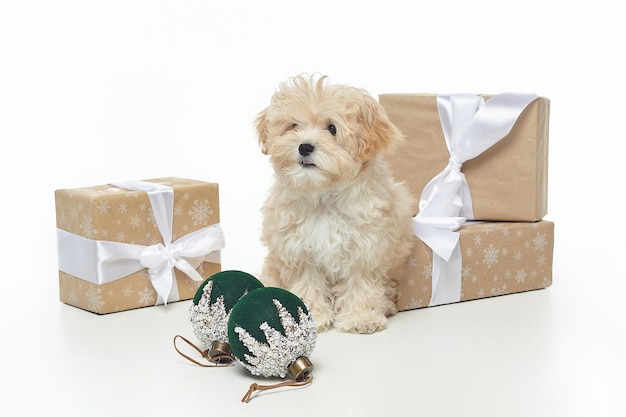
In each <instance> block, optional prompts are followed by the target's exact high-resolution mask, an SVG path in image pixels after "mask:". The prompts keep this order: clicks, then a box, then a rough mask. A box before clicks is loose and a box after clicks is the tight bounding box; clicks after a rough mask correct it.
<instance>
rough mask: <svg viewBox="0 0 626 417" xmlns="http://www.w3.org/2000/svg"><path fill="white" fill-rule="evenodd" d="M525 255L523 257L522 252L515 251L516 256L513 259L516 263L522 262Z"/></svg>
mask: <svg viewBox="0 0 626 417" xmlns="http://www.w3.org/2000/svg"><path fill="white" fill-rule="evenodd" d="M523 256H524V255H522V252H520V251H515V254H514V255H513V259H515V261H516V262H521V261H522V258H523Z"/></svg>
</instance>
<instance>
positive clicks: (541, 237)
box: [533, 233, 548, 252]
mask: <svg viewBox="0 0 626 417" xmlns="http://www.w3.org/2000/svg"><path fill="white" fill-rule="evenodd" d="M533 243H534V244H535V250H538V251H541V252H543V250H544V249H545V248H546V245H547V244H548V239H547V238H546V235H545V233H537V235H536V236H535V238H534V239H533Z"/></svg>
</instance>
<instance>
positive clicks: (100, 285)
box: [55, 177, 224, 314]
mask: <svg viewBox="0 0 626 417" xmlns="http://www.w3.org/2000/svg"><path fill="white" fill-rule="evenodd" d="M55 200H56V216H57V217H56V221H57V236H58V252H59V295H60V299H61V301H62V302H64V303H66V304H70V305H73V306H76V307H79V308H81V309H84V310H88V311H91V312H94V313H98V314H106V313H112V312H118V311H124V310H130V309H135V308H140V307H146V306H153V305H156V304H167V302H173V301H180V300H187V299H191V298H193V296H194V295H195V292H196V290H197V288H198V287H199V286H200V284H201V283H202V281H203V280H204V279H206V278H207V277H209V276H211V275H213V274H215V273H217V272H219V271H220V269H221V264H220V258H219V254H220V250H221V249H222V248H223V246H224V239H223V234H222V230H221V228H220V224H219V221H220V219H219V195H218V185H217V184H215V183H209V182H202V181H197V180H192V179H184V178H173V177H168V178H158V179H151V180H146V181H128V182H122V183H116V184H114V185H100V186H94V187H87V188H77V189H60V190H56V191H55Z"/></svg>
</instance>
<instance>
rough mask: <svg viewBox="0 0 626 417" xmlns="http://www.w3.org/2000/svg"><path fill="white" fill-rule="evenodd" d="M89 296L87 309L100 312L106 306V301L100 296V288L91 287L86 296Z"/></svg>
mask: <svg viewBox="0 0 626 417" xmlns="http://www.w3.org/2000/svg"><path fill="white" fill-rule="evenodd" d="M85 295H86V296H87V308H88V309H89V310H92V311H98V310H99V309H100V307H102V306H103V305H104V300H102V297H101V296H100V288H94V287H90V288H89V289H88V290H87V293H86V294H85Z"/></svg>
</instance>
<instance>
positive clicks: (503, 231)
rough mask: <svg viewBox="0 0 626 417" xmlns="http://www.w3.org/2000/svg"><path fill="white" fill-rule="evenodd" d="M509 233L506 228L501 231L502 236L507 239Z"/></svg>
mask: <svg viewBox="0 0 626 417" xmlns="http://www.w3.org/2000/svg"><path fill="white" fill-rule="evenodd" d="M509 233H510V232H509V229H508V228H505V229H504V230H502V236H504V237H509Z"/></svg>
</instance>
